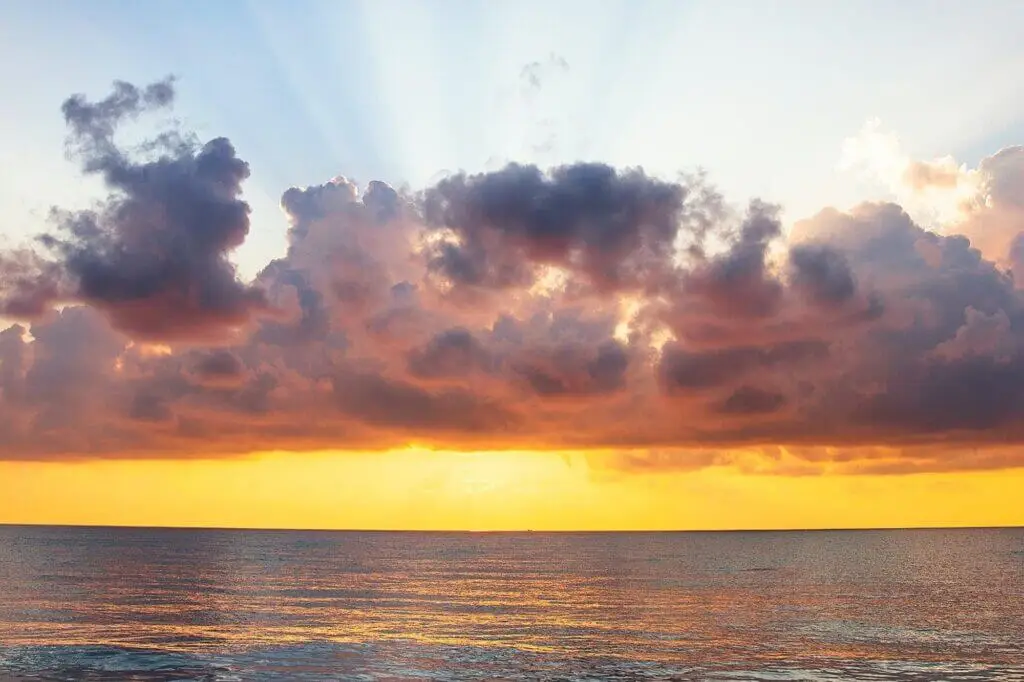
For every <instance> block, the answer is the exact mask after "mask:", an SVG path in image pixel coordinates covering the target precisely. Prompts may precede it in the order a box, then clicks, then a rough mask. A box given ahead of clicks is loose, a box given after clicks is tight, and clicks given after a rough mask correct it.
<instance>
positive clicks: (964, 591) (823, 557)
mask: <svg viewBox="0 0 1024 682" xmlns="http://www.w3.org/2000/svg"><path fill="white" fill-rule="evenodd" d="M1022 548H1024V531H1022V530H960V531H938V530H934V531H931V530H930V531H871V532H840V531H837V532H805V533H647V534H586V533H581V534H545V533H524V534H447V533H318V532H268V531H256V532H252V531H188V530H150V529H138V530H129V529H97V528H93V529H70V528H41V527H40V528H26V527H7V528H2V527H0V594H3V595H4V598H3V601H2V602H0V679H2V673H3V671H7V672H8V673H9V674H10V675H20V676H26V675H34V676H36V679H39V678H43V679H96V680H98V679H128V678H131V679H139V680H171V679H176V680H181V679H195V680H231V679H245V680H249V679H339V678H343V679H379V678H380V677H390V678H396V677H397V678H421V679H507V678H517V677H518V678H526V679H588V678H590V679H593V678H600V679H822V680H827V679H851V678H856V679H880V680H885V679H892V680H900V679H1024V650H1022V645H1021V642H1024V606H1022V605H1024V555H1022V554H1020V552H1021V550H1022Z"/></svg>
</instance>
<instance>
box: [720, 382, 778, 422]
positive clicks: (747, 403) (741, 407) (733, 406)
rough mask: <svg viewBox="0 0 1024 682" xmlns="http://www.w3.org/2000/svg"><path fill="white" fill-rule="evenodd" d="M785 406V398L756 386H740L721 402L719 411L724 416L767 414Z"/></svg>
mask: <svg viewBox="0 0 1024 682" xmlns="http://www.w3.org/2000/svg"><path fill="white" fill-rule="evenodd" d="M785 404H786V396H784V395H782V394H781V393H776V392H775V391H766V390H765V389H763V388H757V387H756V386H740V387H739V388H737V389H736V390H735V391H733V392H732V393H731V394H730V395H729V397H728V398H726V399H725V400H724V401H722V404H721V406H720V407H719V410H720V411H721V412H722V413H724V414H736V415H754V414H769V413H771V412H775V411H777V410H779V409H781V408H782V407H783V406H784V405H785Z"/></svg>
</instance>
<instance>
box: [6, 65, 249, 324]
mask: <svg viewBox="0 0 1024 682" xmlns="http://www.w3.org/2000/svg"><path fill="white" fill-rule="evenodd" d="M174 94H175V92H174V82H173V80H171V79H165V80H163V81H159V82H157V83H153V84H151V85H148V86H146V87H144V88H139V87H136V86H134V85H132V84H130V83H125V82H120V81H119V82H116V83H115V84H114V88H113V92H112V93H111V94H109V95H108V96H107V97H106V98H104V99H102V100H99V101H96V102H93V101H90V100H89V99H87V98H86V97H85V96H84V95H73V96H72V97H69V98H68V99H67V100H66V101H65V102H64V104H63V106H62V108H61V110H62V112H63V114H64V120H65V122H66V123H67V125H68V129H69V136H68V144H69V150H70V152H71V154H72V155H73V157H74V158H75V159H77V160H78V161H79V162H80V164H81V168H82V171H83V173H85V174H87V175H96V176H99V177H100V178H101V179H102V180H103V182H104V184H105V185H106V187H107V188H108V189H109V191H110V194H109V195H108V197H107V198H106V199H105V200H104V201H103V202H101V204H100V205H99V207H98V208H96V209H91V210H84V211H62V210H56V209H55V210H54V212H53V222H54V224H55V226H54V229H53V230H52V231H50V232H47V233H44V234H42V235H40V236H39V237H38V240H37V241H38V244H39V249H38V250H37V251H31V252H22V253H20V254H9V255H4V256H3V257H0V283H2V285H3V289H2V290H0V292H2V293H0V312H2V313H3V314H5V315H8V316H13V317H33V316H38V315H39V314H41V313H42V312H43V311H44V310H45V309H46V308H47V307H48V305H49V304H53V303H74V302H80V303H85V304H88V305H90V306H93V307H95V308H96V309H98V310H101V311H103V312H104V313H105V314H106V315H107V316H109V318H110V320H111V323H112V324H113V325H114V326H115V327H117V328H118V329H121V330H123V331H125V332H128V333H130V334H132V335H135V336H139V337H148V338H152V339H167V338H175V337H182V336H205V335H212V334H215V333H216V332H219V331H222V330H223V329H225V328H228V327H232V326H239V325H240V324H242V323H243V322H245V320H246V319H247V318H248V316H249V315H250V313H251V312H252V311H254V310H256V309H258V308H260V307H261V306H262V305H263V298H262V295H261V293H260V291H259V290H258V289H255V288H253V287H250V286H247V285H245V284H244V283H242V282H240V281H239V280H238V278H237V276H236V274H235V270H234V266H233V265H232V264H231V263H230V261H229V260H228V253H229V252H230V251H231V250H232V249H234V248H236V247H237V246H239V245H241V244H242V242H243V241H244V239H245V237H246V235H247V234H248V231H249V206H248V204H246V203H245V202H244V201H243V200H242V199H241V198H240V194H241V185H242V182H243V181H244V180H245V179H246V178H247V177H248V176H249V166H248V164H247V163H245V162H244V161H242V160H241V159H239V158H238V157H237V156H236V155H235V150H234V147H232V145H231V143H230V142H229V141H228V140H227V139H226V138H217V139H214V140H210V141H209V142H207V143H205V144H199V143H198V142H197V141H196V140H194V139H193V138H192V137H191V136H189V135H187V134H184V133H181V132H179V131H175V130H170V131H165V132H163V133H161V134H160V135H158V136H156V137H155V138H153V139H151V140H148V141H147V142H145V143H144V144H142V145H140V149H137V150H128V149H125V148H123V147H122V146H119V145H118V143H117V142H116V141H115V139H114V135H115V133H116V132H117V129H118V127H119V126H120V125H121V124H123V123H124V122H125V121H126V120H127V119H132V118H136V117H138V116H140V115H141V114H144V113H146V112H149V111H152V110H155V109H159V108H163V107H167V106H169V105H170V104H171V103H172V102H173V100H174ZM133 152H134V153H133Z"/></svg>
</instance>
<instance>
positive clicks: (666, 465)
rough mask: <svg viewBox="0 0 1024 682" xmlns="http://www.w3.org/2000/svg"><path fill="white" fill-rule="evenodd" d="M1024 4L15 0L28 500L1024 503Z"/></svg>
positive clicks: (10, 505) (675, 512)
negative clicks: (82, 0)
mask: <svg viewBox="0 0 1024 682" xmlns="http://www.w3.org/2000/svg"><path fill="white" fill-rule="evenodd" d="M1022 22H1024V6H1022V5H1021V4H1020V3H1017V2H994V1H993V2H980V3H976V4H975V5H972V6H970V7H968V6H967V5H965V4H963V3H954V2H939V1H937V0H936V1H931V2H918V1H912V2H904V3H898V4H896V5H892V4H891V3H881V2H869V1H863V2H850V3H845V4H839V3H812V2H795V1H794V2H738V1H737V2H728V3H726V2H684V1H670V2H656V1H654V0H651V1H648V2H600V3H594V2H586V3H583V2H559V3H550V2H547V3H539V2H538V3H531V2H526V3H515V4H510V3H481V2H468V1H465V2H462V1H456V0H450V1H447V2H421V3H414V4H410V3H405V2H386V1H385V2H322V3H320V2H296V3H291V4H289V5H288V6H285V5H282V4H280V3H270V2H237V1H235V0H228V1H225V2H221V3H216V4H212V5H211V4H210V3H199V2H174V3H171V2H151V3H129V2H123V1H122V2H112V1H105V0H100V1H97V2H94V3H90V4H89V6H88V9H87V8H86V7H84V6H76V5H73V4H67V3H49V2H31V3H29V2H20V3H13V4H11V5H10V6H8V7H5V16H4V21H3V22H2V23H0V84H2V85H4V86H6V89H7V92H8V93H10V94H9V96H8V97H6V98H5V104H4V106H3V107H0V207H2V208H3V221H2V223H0V488H2V490H0V492H2V493H3V494H2V495H0V522H18V523H103V524H126V525H207V526H210V525H212V526H245V527H250V526H253V527H303V528H389V529H391V528H398V529H400V528H410V529H412V528H415V529H424V528H435V529H472V530H488V529H523V528H533V529H645V528H649V529H691V528H692V529H704V528H713V529H722V528H804V527H815V528H816V527H879V526H929V525H1007V524H1022V523H1024V509H1022V508H1021V507H1020V506H1019V505H1018V504H1015V499H1016V497H1017V495H1018V494H1019V490H1020V489H1021V486H1022V485H1024V448H1022V447H1021V444H1022V442H1024V388H1022V386H1024V382H1022V381H1021V380H1022V379H1024V298H1022V296H1024V294H1022V293H1021V289H1022V288H1024V286H1022V285H1021V284H1020V283H1019V282H1020V281H1024V275H1021V274H1020V273H1021V272H1022V270H1024V238H1018V236H1019V235H1020V234H1021V233H1022V232H1024V148H1022V147H1020V146H1017V145H1021V144H1024V97H1022V95H1024V84H1022V83H1021V81H1020V78H1019V74H1020V73H1021V69H1022V67H1024V47H1021V46H1020V44H1019V40H1017V33H1018V32H1017V31H1016V30H1015V29H1016V27H1019V26H1020V25H1021V24H1022ZM1015 273H1017V276H1016V278H1015V277H1014V274H1015Z"/></svg>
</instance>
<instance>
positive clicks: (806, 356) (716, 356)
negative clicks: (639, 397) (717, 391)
mask: <svg viewBox="0 0 1024 682" xmlns="http://www.w3.org/2000/svg"><path fill="white" fill-rule="evenodd" d="M827 355H828V344H827V343H826V342H824V341H819V340H801V341H790V342H785V343H778V344H772V345H763V346H737V347H733V348H721V349H716V350H713V351H704V352H692V351H687V350H685V349H683V348H680V347H678V346H667V347H666V348H665V350H664V351H663V352H662V357H661V365H660V368H659V369H660V373H661V379H662V382H663V384H664V386H665V389H666V391H667V392H668V393H670V394H672V393H677V392H685V391H694V390H700V389H708V388H716V387H720V386H723V385H728V384H729V383H730V382H733V381H735V380H736V379H738V378H741V377H744V376H747V375H748V374H750V373H752V372H756V371H758V370H774V369H778V368H783V369H789V368H792V367H793V366H794V365H796V364H798V363H802V362H807V361H811V360H818V361H821V360H823V359H824V358H825V357H826V356H827Z"/></svg>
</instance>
